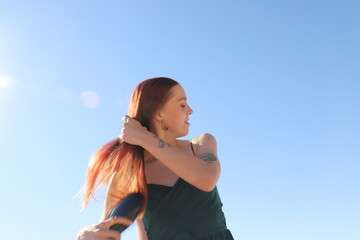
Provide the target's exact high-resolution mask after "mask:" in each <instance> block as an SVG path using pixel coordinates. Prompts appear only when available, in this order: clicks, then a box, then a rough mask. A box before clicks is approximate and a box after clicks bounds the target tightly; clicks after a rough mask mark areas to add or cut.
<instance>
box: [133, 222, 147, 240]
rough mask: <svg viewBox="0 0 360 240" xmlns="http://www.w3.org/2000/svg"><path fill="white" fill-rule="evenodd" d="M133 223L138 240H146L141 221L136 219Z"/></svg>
mask: <svg viewBox="0 0 360 240" xmlns="http://www.w3.org/2000/svg"><path fill="white" fill-rule="evenodd" d="M135 221H136V229H137V234H138V237H139V240H148V238H147V235H146V231H145V227H144V223H143V222H142V220H141V219H136V220H135Z"/></svg>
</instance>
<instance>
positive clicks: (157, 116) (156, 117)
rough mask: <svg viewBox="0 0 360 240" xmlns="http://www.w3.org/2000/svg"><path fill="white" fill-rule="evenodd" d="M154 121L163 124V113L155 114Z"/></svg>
mask: <svg viewBox="0 0 360 240" xmlns="http://www.w3.org/2000/svg"><path fill="white" fill-rule="evenodd" d="M154 119H155V120H156V121H159V122H161V121H162V119H163V116H162V115H161V112H157V113H156V114H155V116H154Z"/></svg>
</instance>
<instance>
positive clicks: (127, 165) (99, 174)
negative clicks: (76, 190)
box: [83, 77, 179, 214]
mask: <svg viewBox="0 0 360 240" xmlns="http://www.w3.org/2000/svg"><path fill="white" fill-rule="evenodd" d="M177 84H179V83H178V82H176V81H175V80H173V79H170V78H165V77H158V78H151V79H147V80H145V81H143V82H141V83H140V84H139V85H137V87H136V88H135V90H134V93H133V95H132V97H131V102H130V105H129V111H128V115H129V116H130V117H133V118H135V119H136V120H138V121H139V122H140V123H141V125H142V126H144V127H146V128H147V129H148V130H149V131H150V130H151V129H150V127H151V125H150V124H151V119H152V118H153V116H154V114H155V112H156V110H158V109H159V108H161V107H162V106H163V105H164V104H165V103H166V101H167V99H168V98H169V96H170V90H171V89H172V87H174V86H175V85H177ZM114 172H116V175H117V178H116V181H118V182H119V183H121V184H117V186H119V187H118V188H117V192H116V193H114V194H113V197H115V198H117V199H118V200H119V201H120V200H121V199H122V198H124V197H125V196H126V195H127V194H129V193H133V192H139V193H142V194H143V196H144V204H143V206H142V209H141V214H143V213H144V211H145V208H146V204H147V199H148V196H147V183H146V177H145V162H144V149H143V148H142V147H140V146H135V145H131V144H128V143H125V142H121V141H119V139H114V140H112V141H110V142H108V143H106V144H105V145H103V146H102V147H101V148H100V149H99V150H98V151H97V152H96V153H95V154H94V155H93V156H92V158H91V159H90V162H89V166H88V169H87V173H86V179H85V184H84V188H83V207H85V206H86V205H87V204H88V203H89V200H90V198H91V197H93V195H94V193H95V191H96V189H97V188H98V187H99V186H100V185H101V184H105V185H108V183H109V180H110V178H111V177H112V175H113V174H114Z"/></svg>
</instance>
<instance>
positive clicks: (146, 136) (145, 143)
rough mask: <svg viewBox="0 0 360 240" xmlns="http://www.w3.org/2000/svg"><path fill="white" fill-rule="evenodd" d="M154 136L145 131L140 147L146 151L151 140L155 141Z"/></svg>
mask: <svg viewBox="0 0 360 240" xmlns="http://www.w3.org/2000/svg"><path fill="white" fill-rule="evenodd" d="M153 136H154V134H153V133H152V132H149V131H148V130H146V131H145V133H144V135H143V137H142V140H141V143H140V146H141V147H142V148H144V149H146V148H147V147H148V145H149V143H150V142H151V140H152V139H153Z"/></svg>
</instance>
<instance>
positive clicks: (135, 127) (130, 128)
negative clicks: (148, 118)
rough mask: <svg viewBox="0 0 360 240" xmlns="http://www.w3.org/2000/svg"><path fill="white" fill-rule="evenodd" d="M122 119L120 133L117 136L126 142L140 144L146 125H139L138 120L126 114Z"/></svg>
mask: <svg viewBox="0 0 360 240" xmlns="http://www.w3.org/2000/svg"><path fill="white" fill-rule="evenodd" d="M123 120H124V123H123V129H122V134H120V135H119V138H120V139H121V140H123V141H124V142H126V143H129V144H132V145H139V146H141V143H142V140H143V138H144V136H145V134H146V133H147V132H148V131H147V129H146V127H143V126H141V124H140V122H139V121H137V120H136V119H134V118H131V117H129V116H128V115H126V116H125V117H123Z"/></svg>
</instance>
